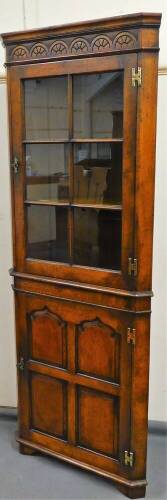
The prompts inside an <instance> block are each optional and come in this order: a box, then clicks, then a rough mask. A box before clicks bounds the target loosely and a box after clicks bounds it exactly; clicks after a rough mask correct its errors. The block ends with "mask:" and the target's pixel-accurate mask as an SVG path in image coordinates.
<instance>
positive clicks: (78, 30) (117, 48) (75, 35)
mask: <svg viewBox="0 0 167 500" xmlns="http://www.w3.org/2000/svg"><path fill="white" fill-rule="evenodd" d="M160 22H161V14H153V13H149V14H147V13H143V14H131V15H128V16H121V17H120V16H118V17H114V18H108V19H98V20H95V21H85V22H83V23H76V24H68V25H62V26H54V27H50V28H43V29H37V30H30V31H22V32H21V31H20V32H18V33H17V32H16V33H6V34H3V35H2V39H3V41H4V44H5V45H6V48H7V50H6V63H7V65H8V64H9V65H11V64H12V65H13V64H27V63H30V62H31V63H35V62H39V61H49V60H56V59H60V60H61V59H69V58H70V59H71V58H78V57H79V58H80V57H86V56H90V55H91V56H97V55H102V54H115V53H116V54H117V53H119V52H126V53H127V52H134V51H138V50H141V49H142V50H145V49H146V50H154V51H155V50H158V48H159V42H158V40H159V38H158V37H159V34H158V28H159V26H160ZM146 28H148V29H146Z"/></svg>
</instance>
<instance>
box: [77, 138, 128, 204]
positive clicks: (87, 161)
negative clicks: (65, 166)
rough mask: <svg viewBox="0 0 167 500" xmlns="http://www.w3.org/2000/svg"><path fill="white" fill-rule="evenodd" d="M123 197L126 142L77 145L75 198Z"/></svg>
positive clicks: (85, 200)
mask: <svg viewBox="0 0 167 500" xmlns="http://www.w3.org/2000/svg"><path fill="white" fill-rule="evenodd" d="M121 198H122V144H121V143H118V144H114V143H113V144H109V143H104V142H103V143H93V144H88V143H84V144H75V146H74V201H76V202H78V203H94V204H97V203H99V204H105V203H106V204H109V203H120V202H121Z"/></svg>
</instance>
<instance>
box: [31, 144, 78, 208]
mask: <svg viewBox="0 0 167 500" xmlns="http://www.w3.org/2000/svg"><path fill="white" fill-rule="evenodd" d="M68 195H69V183H68V146H67V145H64V144H28V145H26V197H27V200H38V201H39V200H58V201H62V202H63V201H68Z"/></svg>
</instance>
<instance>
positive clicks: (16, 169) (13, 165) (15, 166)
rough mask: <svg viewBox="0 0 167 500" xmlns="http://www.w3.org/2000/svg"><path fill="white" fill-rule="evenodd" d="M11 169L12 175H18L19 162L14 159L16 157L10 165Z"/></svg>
mask: <svg viewBox="0 0 167 500" xmlns="http://www.w3.org/2000/svg"><path fill="white" fill-rule="evenodd" d="M11 167H12V169H13V172H14V174H18V171H19V160H18V158H16V156H15V157H14V159H13V162H12V163H11Z"/></svg>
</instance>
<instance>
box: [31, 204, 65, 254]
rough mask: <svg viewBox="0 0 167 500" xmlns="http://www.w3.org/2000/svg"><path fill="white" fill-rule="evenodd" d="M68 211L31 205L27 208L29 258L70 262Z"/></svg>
mask: <svg viewBox="0 0 167 500" xmlns="http://www.w3.org/2000/svg"><path fill="white" fill-rule="evenodd" d="M67 218H68V209H67V208H63V207H58V206H57V207H54V206H51V207H50V206H40V205H30V206H29V207H28V208H27V257H30V258H32V259H41V260H50V261H57V262H68V241H67Z"/></svg>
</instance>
